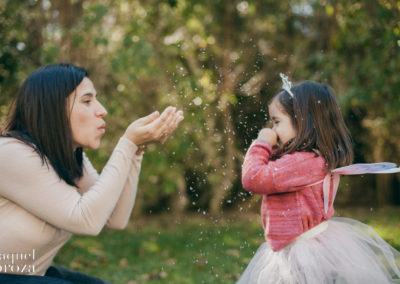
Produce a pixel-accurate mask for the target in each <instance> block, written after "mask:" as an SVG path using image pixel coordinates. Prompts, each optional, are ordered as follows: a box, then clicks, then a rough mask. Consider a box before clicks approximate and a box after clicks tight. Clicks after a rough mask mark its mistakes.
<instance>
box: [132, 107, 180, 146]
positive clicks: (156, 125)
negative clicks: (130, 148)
mask: <svg viewBox="0 0 400 284" xmlns="http://www.w3.org/2000/svg"><path fill="white" fill-rule="evenodd" d="M182 120H183V112H182V111H181V110H179V111H177V110H176V108H175V107H172V106H169V107H167V108H166V109H165V110H164V111H163V112H162V113H161V114H160V113H159V112H158V111H155V112H153V113H151V114H149V115H148V116H145V117H142V118H139V119H137V120H135V121H134V122H132V123H131V124H130V125H129V126H128V128H127V129H126V131H125V134H124V137H125V138H127V139H129V140H131V141H132V142H133V143H134V144H136V145H138V146H139V148H140V149H143V146H145V145H147V144H149V143H157V142H161V143H163V142H165V141H166V140H167V139H168V137H169V136H170V135H171V134H172V133H173V132H174V131H175V129H176V128H177V127H178V125H179V123H180V122H181V121H182ZM141 146H142V147H141Z"/></svg>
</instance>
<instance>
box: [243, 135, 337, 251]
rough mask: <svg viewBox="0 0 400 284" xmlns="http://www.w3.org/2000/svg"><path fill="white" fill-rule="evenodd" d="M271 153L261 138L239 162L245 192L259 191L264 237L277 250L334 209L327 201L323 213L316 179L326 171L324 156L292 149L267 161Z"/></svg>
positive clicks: (321, 198) (327, 215) (321, 195)
mask: <svg viewBox="0 0 400 284" xmlns="http://www.w3.org/2000/svg"><path fill="white" fill-rule="evenodd" d="M271 153H272V150H271V147H270V146H269V144H268V143H266V142H265V141H262V140H256V141H254V142H253V144H252V145H251V146H250V148H249V150H248V151H247V153H246V156H245V160H244V163H243V168H242V183H243V187H244V188H245V189H246V190H248V191H249V192H251V193H254V194H263V200H262V205H261V217H262V223H263V227H264V232H265V238H266V240H267V242H268V244H269V245H270V246H271V248H272V250H274V251H277V250H279V249H281V248H282V247H284V246H286V245H287V244H289V243H291V242H292V241H294V240H295V239H296V237H297V236H299V235H300V234H302V233H303V232H305V231H307V230H309V229H311V228H312V227H314V226H316V225H318V224H320V223H321V222H322V221H325V220H327V219H329V218H330V217H332V215H333V213H334V209H333V206H332V205H330V207H329V209H328V213H327V214H325V213H324V202H323V191H322V182H320V181H322V180H323V179H324V177H325V175H326V172H325V171H324V169H325V166H326V165H325V159H324V158H322V157H319V156H316V154H315V153H310V152H294V153H291V154H287V155H284V156H283V157H281V158H280V159H277V160H275V161H270V160H269V157H270V155H271ZM313 184H314V185H313ZM331 199H332V196H330V201H331ZM329 204H332V203H331V202H329Z"/></svg>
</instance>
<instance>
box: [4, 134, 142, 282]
mask: <svg viewBox="0 0 400 284" xmlns="http://www.w3.org/2000/svg"><path fill="white" fill-rule="evenodd" d="M136 150H137V146H136V145H135V144H133V143H132V142H131V141H129V140H128V139H125V138H121V139H120V140H119V142H118V144H117V146H116V147H115V149H114V151H113V153H112V155H111V157H110V159H109V161H108V162H107V164H106V166H105V167H104V169H103V171H102V172H101V174H100V175H98V174H97V172H96V170H95V169H94V168H93V166H92V165H91V163H90V161H89V160H88V158H87V157H86V156H84V161H83V166H84V174H83V177H82V178H81V179H80V180H79V181H78V182H77V187H74V186H71V185H68V184H67V183H65V182H64V181H63V180H60V178H59V177H58V175H57V173H56V172H55V171H54V170H53V168H52V167H51V166H49V167H48V166H47V165H46V164H43V163H42V160H41V158H40V157H39V155H38V154H37V153H36V152H35V151H34V150H33V149H32V148H31V147H29V146H28V145H26V144H25V143H23V142H21V141H19V140H17V139H14V138H5V137H2V138H0V273H14V274H29V275H44V273H45V272H46V270H47V268H48V267H49V266H50V264H51V262H52V260H53V258H54V256H55V255H56V253H57V252H58V250H59V249H60V248H61V247H62V246H63V245H64V244H65V243H66V242H67V241H68V239H69V238H70V237H71V235H72V234H82V235H97V234H98V233H99V232H100V231H101V230H102V228H103V227H104V226H106V227H108V228H114V229H122V228H124V227H125V226H126V225H127V223H128V221H129V217H130V214H131V211H132V208H133V205H134V201H135V197H136V191H137V184H138V177H139V173H140V166H141V160H142V156H141V155H140V156H138V155H135V153H136Z"/></svg>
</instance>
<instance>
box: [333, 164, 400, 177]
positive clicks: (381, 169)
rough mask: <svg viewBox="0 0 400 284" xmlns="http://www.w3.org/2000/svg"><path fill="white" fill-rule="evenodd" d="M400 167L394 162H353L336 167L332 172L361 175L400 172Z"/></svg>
mask: <svg viewBox="0 0 400 284" xmlns="http://www.w3.org/2000/svg"><path fill="white" fill-rule="evenodd" d="M398 172H400V168H397V167H396V164H394V163H386V162H383V163H371V164H353V165H350V166H346V167H341V168H336V169H334V170H332V173H335V174H339V175H361V174H388V173H398Z"/></svg>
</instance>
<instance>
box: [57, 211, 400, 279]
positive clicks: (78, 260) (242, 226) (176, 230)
mask: <svg viewBox="0 0 400 284" xmlns="http://www.w3.org/2000/svg"><path fill="white" fill-rule="evenodd" d="M336 215H338V216H346V217H352V218H355V219H357V220H360V221H362V222H364V223H367V224H369V225H371V226H372V227H373V228H374V229H375V230H376V231H377V232H378V234H379V235H381V236H382V237H383V238H384V239H385V240H387V241H388V242H389V243H390V244H391V245H392V246H394V247H395V248H397V249H398V250H400V208H397V207H396V208H384V209H380V210H373V209H351V210H345V209H343V210H337V214H336ZM263 241H264V239H263V231H262V228H261V224H260V217H259V215H257V214H253V215H251V214H247V215H245V216H239V215H232V214H229V216H224V217H223V218H213V217H208V216H207V215H203V214H198V215H196V214H192V215H190V216H182V217H176V216H173V215H161V216H159V215H158V216H152V217H142V218H140V219H137V220H133V221H132V222H131V223H130V225H129V226H128V228H127V229H126V230H124V231H108V230H104V231H103V232H102V233H101V234H100V235H99V236H97V237H82V236H74V237H73V238H71V240H70V241H69V242H68V243H67V244H66V245H65V246H64V247H63V248H62V249H61V250H60V252H59V253H58V255H57V257H56V259H55V264H56V265H61V266H64V267H67V268H70V269H75V270H79V271H81V272H84V273H87V274H90V275H93V276H97V277H100V278H102V279H104V280H107V281H110V282H112V283H116V284H119V283H124V284H126V283H129V284H139V283H150V284H151V283H178V284H185V283H234V282H235V281H236V280H237V279H238V277H239V275H240V274H241V272H242V271H243V270H244V269H245V267H246V266H247V264H248V263H249V261H250V259H251V258H252V256H253V254H254V252H255V251H256V250H257V248H258V246H259V245H260V244H261V243H262V242H263Z"/></svg>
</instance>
